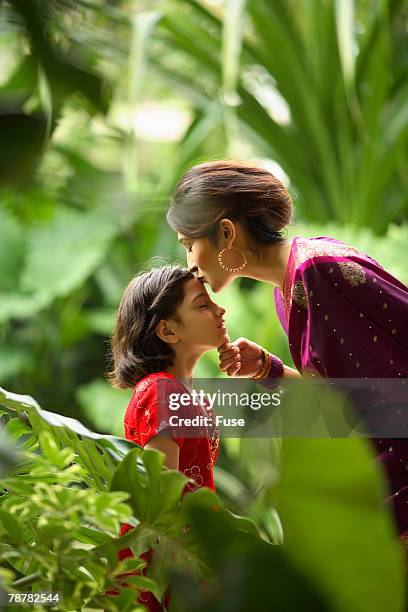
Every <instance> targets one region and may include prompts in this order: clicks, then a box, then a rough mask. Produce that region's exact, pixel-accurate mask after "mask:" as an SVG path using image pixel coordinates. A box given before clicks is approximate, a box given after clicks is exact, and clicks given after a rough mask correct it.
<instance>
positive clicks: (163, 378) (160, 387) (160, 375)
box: [129, 372, 183, 406]
mask: <svg viewBox="0 0 408 612" xmlns="http://www.w3.org/2000/svg"><path fill="white" fill-rule="evenodd" d="M182 391H183V386H182V384H181V383H180V382H179V381H178V379H177V378H176V377H175V376H174V375H173V374H170V373H169V372H153V373H151V374H147V375H146V376H144V377H143V378H141V379H140V380H139V381H138V382H137V383H136V385H135V387H134V389H133V393H132V397H131V399H130V403H129V406H132V405H133V406H134V405H135V404H138V405H141V404H143V405H144V404H146V403H152V402H156V401H158V400H159V399H161V398H163V399H165V398H166V397H167V396H168V395H169V394H170V393H174V392H182Z"/></svg>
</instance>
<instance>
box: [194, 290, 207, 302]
mask: <svg viewBox="0 0 408 612" xmlns="http://www.w3.org/2000/svg"><path fill="white" fill-rule="evenodd" d="M199 297H208V293H204V292H203V293H198V294H197V295H196V296H194V297H193V299H192V300H191V301H192V302H194V301H195V300H197V299H198V298H199Z"/></svg>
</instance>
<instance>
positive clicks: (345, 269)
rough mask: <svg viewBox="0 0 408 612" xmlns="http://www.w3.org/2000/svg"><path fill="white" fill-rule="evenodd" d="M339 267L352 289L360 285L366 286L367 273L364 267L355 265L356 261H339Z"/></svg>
mask: <svg viewBox="0 0 408 612" xmlns="http://www.w3.org/2000/svg"><path fill="white" fill-rule="evenodd" d="M337 265H338V267H339V268H340V270H341V273H342V275H343V277H344V279H345V280H346V281H347V282H348V284H349V285H351V286H352V287H358V285H364V283H365V282H366V273H365V270H364V268H363V266H360V264H358V263H355V262H354V261H338V262H337Z"/></svg>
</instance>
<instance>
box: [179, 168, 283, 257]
mask: <svg viewBox="0 0 408 612" xmlns="http://www.w3.org/2000/svg"><path fill="white" fill-rule="evenodd" d="M292 211H293V207H292V200H291V197H290V195H289V193H288V191H287V190H286V189H285V187H284V186H283V185H282V183H281V182H280V181H279V180H278V179H277V178H276V177H275V176H274V175H273V174H271V173H270V172H268V171H267V170H265V169H264V168H261V167H259V166H255V165H253V164H250V163H247V162H241V161H237V160H220V161H212V162H205V163H202V164H198V165H196V166H193V167H192V168H190V169H189V170H187V172H185V173H184V175H183V176H182V177H181V179H180V180H179V181H178V183H177V185H176V188H175V192H174V194H173V197H172V201H171V205H170V208H169V210H168V212H167V223H168V224H169V225H170V227H171V228H172V229H173V230H175V231H176V232H180V233H182V234H184V235H186V236H189V237H190V238H203V237H205V238H208V239H209V240H210V241H211V242H212V243H213V244H214V246H217V239H218V232H219V226H218V223H219V221H220V220H221V219H223V218H226V219H230V220H231V221H241V222H242V223H243V225H244V226H245V229H246V230H247V231H246V233H247V236H248V240H249V242H250V245H249V246H250V247H251V248H252V250H253V252H254V253H256V254H258V255H259V254H260V248H259V247H260V245H263V244H271V243H272V242H280V241H282V240H283V239H284V238H283V236H282V234H281V230H282V229H283V228H284V227H285V226H286V225H287V224H288V223H289V222H290V220H291V217H292Z"/></svg>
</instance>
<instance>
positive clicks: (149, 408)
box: [106, 372, 219, 612]
mask: <svg viewBox="0 0 408 612" xmlns="http://www.w3.org/2000/svg"><path fill="white" fill-rule="evenodd" d="M173 393H174V394H176V393H177V394H186V393H189V390H188V389H187V387H185V386H184V385H183V384H182V383H180V382H179V380H178V379H177V378H176V377H175V376H174V375H173V374H170V373H168V372H157V373H153V374H149V375H147V376H145V377H144V378H142V379H141V380H140V381H139V382H138V383H137V384H136V386H135V388H134V391H133V394H132V397H131V399H130V402H129V405H128V407H127V410H126V414H125V419H124V428H125V436H126V438H127V439H128V440H132V441H133V442H136V444H138V445H139V446H145V444H147V443H148V442H149V440H151V438H153V437H154V436H155V435H156V434H157V433H158V432H159V431H163V430H165V429H169V430H170V431H171V435H172V438H173V439H174V440H175V442H176V443H177V445H178V446H179V449H180V451H179V470H180V472H183V474H185V475H186V476H188V477H189V478H191V479H192V480H193V482H191V483H190V482H188V483H187V484H186V485H185V488H184V493H187V492H189V491H194V490H195V489H198V488H199V487H208V488H210V489H212V490H213V491H215V486H214V475H213V468H214V465H215V462H216V460H217V456H218V445H219V435H218V430H217V428H216V427H215V426H211V427H207V428H205V429H204V430H203V434H204V435H201V433H200V437H196V438H188V437H179V436H180V429H179V430H178V431H177V430H176V428H175V427H172V426H171V425H170V424H169V418H170V417H171V416H172V415H175V414H179V415H180V416H181V415H183V416H184V415H188V416H189V417H194V416H197V415H198V416H199V415H201V416H210V417H211V416H213V413H212V412H211V410H209V409H208V404H206V405H205V406H202V405H197V404H190V405H189V406H187V407H186V406H185V407H181V408H180V409H179V410H178V411H177V412H176V411H173V410H171V408H169V396H170V394H173ZM129 529H132V527H131V525H129V524H128V523H125V524H123V525H122V527H121V530H120V535H123V534H124V533H126V532H127V531H128V530H129ZM132 556H133V553H132V551H131V549H130V548H125V549H123V550H120V551H119V553H118V558H119V559H120V560H121V559H124V558H126V557H132ZM141 557H142V558H144V559H145V560H146V561H150V560H151V558H152V551H151V550H148V551H146V552H145V553H143V555H141ZM146 569H147V568H144V570H143V573H145V572H146ZM131 573H133V574H136V572H130V573H129V574H126V575H130V574H131ZM106 594H117V591H116V590H114V589H113V590H110V591H107V592H106ZM138 601H139V602H140V603H142V604H144V605H145V606H146V607H147V609H148V610H150V611H151V612H156V611H160V610H161V609H162V607H161V604H160V603H159V602H158V601H157V599H156V598H155V597H154V596H153V594H152V593H150V592H142V593H140V595H139V597H138Z"/></svg>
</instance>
